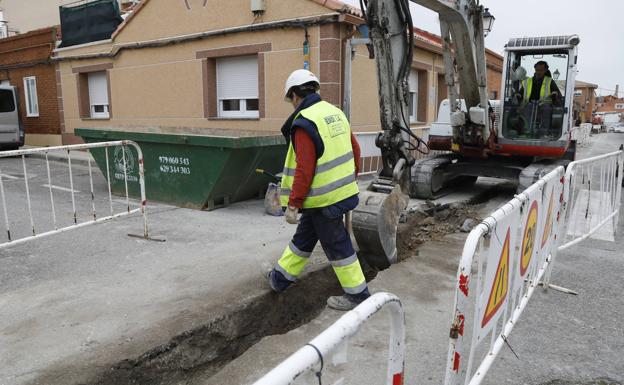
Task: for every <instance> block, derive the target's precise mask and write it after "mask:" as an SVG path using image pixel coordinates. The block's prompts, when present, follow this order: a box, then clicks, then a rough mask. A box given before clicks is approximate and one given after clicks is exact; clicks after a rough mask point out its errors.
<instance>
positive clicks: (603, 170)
mask: <svg viewBox="0 0 624 385" xmlns="http://www.w3.org/2000/svg"><path fill="white" fill-rule="evenodd" d="M623 167H624V151H622V150H620V151H615V152H612V153H609V154H604V155H601V156H596V157H592V158H588V159H583V160H578V161H574V162H572V163H570V164H569V165H568V168H567V170H566V175H565V186H564V210H563V218H564V220H563V221H562V226H561V228H560V232H559V239H560V244H561V246H559V250H564V249H567V248H568V247H570V246H572V245H575V244H577V243H579V242H581V241H582V240H584V239H586V238H588V237H592V236H593V237H596V238H598V239H603V240H614V238H615V235H616V231H617V224H618V217H619V212H620V197H621V194H622V172H623ZM564 242H565V243H564Z"/></svg>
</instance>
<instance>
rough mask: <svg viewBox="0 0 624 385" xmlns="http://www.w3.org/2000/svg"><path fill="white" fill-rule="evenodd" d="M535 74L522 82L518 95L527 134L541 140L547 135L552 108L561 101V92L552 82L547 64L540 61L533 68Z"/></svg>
mask: <svg viewBox="0 0 624 385" xmlns="http://www.w3.org/2000/svg"><path fill="white" fill-rule="evenodd" d="M533 68H534V69H535V74H534V75H533V77H532V78H527V79H524V80H523V81H522V88H521V90H520V94H521V97H522V107H523V114H524V116H525V120H526V121H527V122H530V125H529V127H527V128H528V131H529V132H533V133H534V134H535V135H537V137H539V138H542V137H544V136H545V135H546V134H548V132H549V130H550V128H551V123H552V112H553V109H552V106H553V103H558V102H559V101H560V100H562V99H561V92H560V91H559V88H558V87H557V84H556V83H555V82H554V81H553V79H552V75H551V74H550V71H549V69H548V63H547V62H545V61H544V60H540V61H538V62H537V63H535V65H534V66H533Z"/></svg>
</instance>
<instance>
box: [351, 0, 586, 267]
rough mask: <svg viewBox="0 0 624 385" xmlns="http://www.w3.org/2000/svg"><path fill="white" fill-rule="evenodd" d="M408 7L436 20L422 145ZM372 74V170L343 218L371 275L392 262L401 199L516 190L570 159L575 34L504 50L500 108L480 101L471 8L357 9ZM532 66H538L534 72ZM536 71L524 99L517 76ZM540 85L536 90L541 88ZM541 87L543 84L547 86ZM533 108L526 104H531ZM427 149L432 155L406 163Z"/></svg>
mask: <svg viewBox="0 0 624 385" xmlns="http://www.w3.org/2000/svg"><path fill="white" fill-rule="evenodd" d="M410 2H413V3H416V4H418V5H421V6H423V7H425V8H428V9H430V10H432V11H435V12H437V14H438V16H439V20H440V30H441V37H442V51H443V61H444V71H445V72H444V79H445V83H446V86H447V87H448V95H449V97H448V99H447V100H444V101H443V102H442V103H441V105H440V108H439V115H438V120H437V121H436V122H435V123H434V124H433V125H432V127H431V129H430V132H429V138H428V141H427V142H426V143H425V142H424V141H423V140H422V139H420V138H419V137H417V136H416V135H414V133H412V131H411V130H410V125H409V116H408V114H409V104H408V103H409V85H408V78H409V74H410V68H411V64H412V54H413V52H412V50H413V47H414V41H413V39H414V35H413V33H412V31H413V25H412V16H411V13H410ZM360 7H361V9H362V13H363V15H364V18H365V22H366V24H367V26H368V29H369V36H370V38H369V41H368V46H369V51H371V52H372V54H373V56H374V58H375V63H376V66H377V77H378V85H379V107H380V118H381V127H382V131H381V132H380V134H379V135H378V137H377V138H376V141H375V144H376V145H377V147H379V148H380V150H381V158H382V167H381V169H380V171H379V172H378V174H377V175H376V176H375V178H374V179H373V181H372V182H371V183H370V185H369V186H368V188H367V189H366V191H362V192H361V193H360V204H359V205H358V207H357V208H356V209H355V210H354V211H353V213H352V217H351V222H352V231H353V234H354V236H355V239H356V242H357V245H358V247H359V253H358V254H359V256H360V259H362V260H363V262H364V263H365V264H366V265H368V266H369V267H370V268H372V269H374V270H383V269H386V268H388V267H389V266H390V265H392V264H394V263H396V262H397V260H398V256H397V247H396V237H397V228H398V221H399V217H400V215H401V213H402V212H403V210H404V209H405V208H406V206H407V203H408V200H409V197H412V198H421V199H432V198H435V197H437V196H439V195H440V194H443V193H445V191H447V190H448V189H449V188H450V187H449V186H456V185H465V184H468V183H473V182H474V181H475V180H476V179H477V178H478V177H479V176H487V177H495V178H504V179H511V180H517V181H518V189H519V190H523V189H524V188H525V187H528V186H529V185H531V184H532V183H534V182H535V181H536V180H537V179H539V178H540V177H541V176H543V175H545V174H546V173H548V172H549V171H550V170H552V169H554V168H555V167H557V166H559V165H564V166H565V165H566V164H567V163H569V162H571V161H572V160H574V155H575V149H576V144H575V143H574V141H572V140H571V135H570V130H571V127H573V125H572V122H573V121H572V119H573V110H572V103H573V97H574V78H575V75H576V72H577V46H578V44H579V42H580V39H579V37H578V36H577V35H570V36H543V37H522V38H514V39H510V40H509V42H508V43H507V45H506V46H505V54H504V61H503V74H502V82H501V83H502V84H501V85H500V90H501V91H500V96H501V97H500V99H501V100H489V98H488V91H487V77H486V73H487V70H486V59H485V57H486V56H485V44H484V22H483V20H484V15H486V16H488V15H489V12H488V13H487V14H486V12H487V9H486V8H484V6H483V5H481V4H480V3H479V0H360ZM538 63H539V65H538ZM539 66H543V67H542V70H543V69H544V68H545V70H546V73H545V76H547V77H549V78H550V80H549V82H552V83H554V85H550V87H549V88H550V89H548V90H546V88H547V87H546V86H544V87H542V89H541V90H540V91H539V92H538V96H539V97H538V98H537V99H536V98H535V97H531V96H532V94H531V85H532V80H531V79H530V77H529V76H527V69H528V70H533V68H536V69H537V68H538V67H539ZM544 83H546V80H544V81H542V84H544ZM548 84H550V83H548ZM531 99H533V100H531ZM417 147H421V148H420V150H421V151H423V147H425V148H426V147H428V148H429V149H431V150H438V151H443V153H442V154H441V155H436V156H428V157H426V158H424V159H419V160H416V159H415V157H414V155H413V154H414V150H417V149H418V148H417Z"/></svg>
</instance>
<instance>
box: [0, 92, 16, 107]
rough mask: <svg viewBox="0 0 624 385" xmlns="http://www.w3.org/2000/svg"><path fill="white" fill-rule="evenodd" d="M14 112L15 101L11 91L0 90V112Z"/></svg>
mask: <svg viewBox="0 0 624 385" xmlns="http://www.w3.org/2000/svg"><path fill="white" fill-rule="evenodd" d="M13 111H15V101H14V99H13V92H12V91H11V90H0V112H13Z"/></svg>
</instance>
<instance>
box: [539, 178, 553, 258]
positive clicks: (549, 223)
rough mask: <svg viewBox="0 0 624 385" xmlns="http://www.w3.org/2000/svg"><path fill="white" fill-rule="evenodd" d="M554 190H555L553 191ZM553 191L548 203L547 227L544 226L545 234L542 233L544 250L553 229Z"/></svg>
mask: <svg viewBox="0 0 624 385" xmlns="http://www.w3.org/2000/svg"><path fill="white" fill-rule="evenodd" d="M553 190H554V189H553ZM553 190H551V191H550V201H549V202H548V213H547V215H546V225H545V226H544V232H543V233H542V245H541V246H540V248H544V245H545V244H546V242H548V237H549V236H550V229H552V219H553V217H552V209H553V192H554V191H553Z"/></svg>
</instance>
